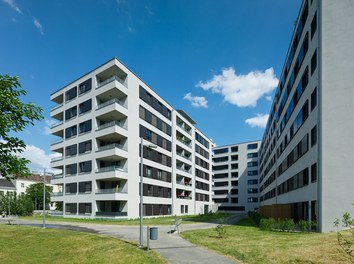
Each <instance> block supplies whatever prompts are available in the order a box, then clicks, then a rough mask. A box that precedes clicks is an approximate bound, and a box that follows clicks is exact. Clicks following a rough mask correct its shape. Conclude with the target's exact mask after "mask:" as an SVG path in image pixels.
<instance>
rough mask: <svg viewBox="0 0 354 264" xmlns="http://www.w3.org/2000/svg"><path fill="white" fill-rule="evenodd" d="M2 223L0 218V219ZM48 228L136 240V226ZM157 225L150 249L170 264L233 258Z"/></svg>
mask: <svg viewBox="0 0 354 264" xmlns="http://www.w3.org/2000/svg"><path fill="white" fill-rule="evenodd" d="M240 217H241V216H240V215H234V216H231V217H230V218H228V219H226V221H225V222H226V223H227V224H232V223H234V222H235V221H237V220H238V219H240ZM0 222H1V220H0ZM14 224H18V225H31V226H39V227H40V226H42V224H41V221H32V220H22V219H17V220H15V221H14ZM46 226H47V227H48V228H56V229H67V230H76V231H81V232H89V233H97V234H101V235H105V236H109V237H113V238H119V239H122V240H127V241H131V242H135V243H138V241H139V226H122V225H104V224H85V223H64V222H47V224H46ZM216 226H217V223H196V224H183V223H182V225H181V228H180V231H181V232H183V231H186V230H196V229H206V228H214V227H216ZM157 227H158V240H155V241H152V240H150V248H152V249H153V250H155V251H156V252H158V253H159V254H160V255H161V256H162V257H164V258H165V259H167V260H168V261H169V262H170V263H171V264H194V263H213V264H214V263H218V264H231V263H235V262H234V261H233V260H231V259H229V258H226V257H224V256H221V255H219V254H217V253H215V252H212V251H210V250H208V249H204V248H200V247H197V246H196V245H194V244H192V243H190V242H188V241H186V240H184V239H182V238H181V237H180V236H179V234H177V232H175V233H173V234H170V233H169V231H170V226H166V225H162V226H157ZM146 235H147V230H146V226H144V233H143V236H144V245H145V246H146Z"/></svg>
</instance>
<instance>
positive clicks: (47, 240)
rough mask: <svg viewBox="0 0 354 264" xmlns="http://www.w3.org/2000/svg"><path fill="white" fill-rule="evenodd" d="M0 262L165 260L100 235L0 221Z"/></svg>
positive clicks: (151, 252)
mask: <svg viewBox="0 0 354 264" xmlns="http://www.w3.org/2000/svg"><path fill="white" fill-rule="evenodd" d="M0 241H1V242H0V243H1V250H0V263H7V264H11V263H16V264H18V263H21V264H22V263H154V264H155V263H167V261H165V260H164V259H162V258H161V257H160V256H159V255H158V254H156V253H155V252H154V251H151V250H150V251H149V252H146V251H143V250H140V249H138V248H137V246H136V245H135V244H131V243H128V242H124V241H121V240H118V239H114V238H108V237H104V236H101V235H93V234H87V233H81V232H75V231H66V230H54V229H41V228H36V227H27V226H16V225H4V224H0Z"/></svg>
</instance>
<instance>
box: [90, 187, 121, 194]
mask: <svg viewBox="0 0 354 264" xmlns="http://www.w3.org/2000/svg"><path fill="white" fill-rule="evenodd" d="M107 193H127V191H126V190H123V188H118V189H117V188H109V189H97V190H96V194H107Z"/></svg>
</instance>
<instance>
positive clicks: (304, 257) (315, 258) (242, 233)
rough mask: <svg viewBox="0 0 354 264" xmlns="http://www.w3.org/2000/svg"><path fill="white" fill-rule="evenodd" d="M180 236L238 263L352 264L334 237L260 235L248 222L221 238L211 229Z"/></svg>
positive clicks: (285, 234) (264, 232) (264, 233)
mask: <svg viewBox="0 0 354 264" xmlns="http://www.w3.org/2000/svg"><path fill="white" fill-rule="evenodd" d="M181 236H182V237H183V238H185V239H187V240H189V241H190V242H192V243H193V244H196V245H199V246H203V247H206V248H209V249H211V250H214V251H217V252H219V253H221V254H223V255H227V256H229V257H231V258H233V259H234V260H235V261H237V263H252V264H256V263H257V264H258V263H279V264H280V263H281V264H283V263H326V264H328V263H352V262H351V261H350V259H348V257H347V256H345V255H344V254H342V253H340V252H339V247H338V245H337V237H336V233H326V234H324V233H286V232H269V231H261V230H259V229H258V228H257V227H254V226H253V224H252V222H251V220H249V219H243V220H241V221H240V222H239V223H238V224H237V225H234V226H229V227H226V236H225V237H224V238H218V236H217V233H216V231H215V230H213V229H207V230H195V231H186V232H183V233H182V234H181Z"/></svg>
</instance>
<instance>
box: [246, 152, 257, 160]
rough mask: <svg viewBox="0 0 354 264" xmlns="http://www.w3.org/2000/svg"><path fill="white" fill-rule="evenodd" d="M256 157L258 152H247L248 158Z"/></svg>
mask: <svg viewBox="0 0 354 264" xmlns="http://www.w3.org/2000/svg"><path fill="white" fill-rule="evenodd" d="M257 157H258V152H253V153H248V154H247V158H248V159H252V158H257Z"/></svg>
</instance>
